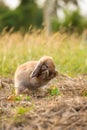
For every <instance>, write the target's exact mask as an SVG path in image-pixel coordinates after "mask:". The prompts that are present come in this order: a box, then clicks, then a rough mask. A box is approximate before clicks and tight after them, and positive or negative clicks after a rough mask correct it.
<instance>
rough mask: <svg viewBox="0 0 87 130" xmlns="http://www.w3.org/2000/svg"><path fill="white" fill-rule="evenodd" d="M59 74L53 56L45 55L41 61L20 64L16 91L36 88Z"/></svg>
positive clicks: (20, 91)
mask: <svg viewBox="0 0 87 130" xmlns="http://www.w3.org/2000/svg"><path fill="white" fill-rule="evenodd" d="M56 76H57V71H56V70H55V65H54V62H53V59H52V57H50V56H43V57H42V58H41V59H40V60H39V61H29V62H26V63H24V64H22V65H20V66H19V67H18V68H17V70H16V72H15V92H16V94H17V95H19V94H22V93H23V92H24V91H25V90H26V89H29V90H36V89H38V88H40V87H42V86H44V85H46V84H47V83H48V82H49V81H50V80H51V79H53V78H55V77H56Z"/></svg>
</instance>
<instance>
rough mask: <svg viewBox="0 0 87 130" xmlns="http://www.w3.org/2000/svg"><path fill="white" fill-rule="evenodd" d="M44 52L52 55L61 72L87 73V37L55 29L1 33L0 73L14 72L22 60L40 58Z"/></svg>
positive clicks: (7, 74) (11, 73) (71, 73)
mask: <svg viewBox="0 0 87 130" xmlns="http://www.w3.org/2000/svg"><path fill="white" fill-rule="evenodd" d="M43 55H50V56H52V57H53V59H54V61H55V64H56V68H57V70H58V71H59V72H61V73H66V74H68V75H70V76H77V75H82V74H86V73H87V41H85V40H84V39H82V36H77V35H75V34H72V35H68V34H60V33H56V34H54V35H52V36H50V37H47V36H46V35H45V33H44V31H42V32H39V33H38V31H37V32H32V33H31V34H28V33H26V34H25V35H24V36H22V35H21V34H20V33H19V32H17V33H13V34H11V33H4V34H2V35H0V75H1V76H12V77H13V76H14V72H15V70H16V68H17V66H18V65H19V64H22V63H24V62H26V61H29V60H38V59H39V58H40V57H42V56H43Z"/></svg>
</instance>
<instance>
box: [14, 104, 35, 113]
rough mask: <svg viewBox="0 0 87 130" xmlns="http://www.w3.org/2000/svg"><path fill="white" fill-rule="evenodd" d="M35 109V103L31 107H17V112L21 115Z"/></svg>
mask: <svg viewBox="0 0 87 130" xmlns="http://www.w3.org/2000/svg"><path fill="white" fill-rule="evenodd" d="M32 109H33V105H32V106H30V107H17V108H16V113H17V114H19V115H23V114H25V113H27V112H30V111H31V110H32Z"/></svg>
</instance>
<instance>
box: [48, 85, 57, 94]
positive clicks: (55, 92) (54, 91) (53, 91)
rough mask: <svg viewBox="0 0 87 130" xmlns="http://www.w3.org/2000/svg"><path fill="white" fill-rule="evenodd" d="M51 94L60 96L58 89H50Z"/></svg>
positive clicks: (53, 87)
mask: <svg viewBox="0 0 87 130" xmlns="http://www.w3.org/2000/svg"><path fill="white" fill-rule="evenodd" d="M49 93H50V95H51V96H54V95H59V90H58V88H57V87H55V86H52V87H51V89H49Z"/></svg>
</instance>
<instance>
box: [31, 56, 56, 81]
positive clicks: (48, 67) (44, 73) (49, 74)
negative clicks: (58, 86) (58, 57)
mask: <svg viewBox="0 0 87 130" xmlns="http://www.w3.org/2000/svg"><path fill="white" fill-rule="evenodd" d="M57 73H58V72H57V71H56V70H55V65H54V62H53V59H52V57H50V56H43V57H42V58H41V59H40V60H39V61H38V62H37V65H36V66H35V68H34V70H33V71H32V73H31V75H30V77H31V78H33V77H38V78H41V79H43V80H47V81H49V80H51V79H52V78H54V77H55V76H57Z"/></svg>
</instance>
